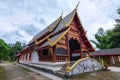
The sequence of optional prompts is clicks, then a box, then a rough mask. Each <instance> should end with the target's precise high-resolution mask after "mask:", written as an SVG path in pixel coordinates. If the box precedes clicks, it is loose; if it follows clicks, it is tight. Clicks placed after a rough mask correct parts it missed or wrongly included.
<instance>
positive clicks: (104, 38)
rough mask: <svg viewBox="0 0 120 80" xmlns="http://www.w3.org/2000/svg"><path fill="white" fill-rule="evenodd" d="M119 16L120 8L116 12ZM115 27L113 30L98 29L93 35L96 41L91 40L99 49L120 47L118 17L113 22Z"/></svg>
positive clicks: (119, 21) (119, 20)
mask: <svg viewBox="0 0 120 80" xmlns="http://www.w3.org/2000/svg"><path fill="white" fill-rule="evenodd" d="M117 13H118V14H119V15H120V8H119V9H118V10H117ZM115 21H116V25H115V27H114V28H113V29H110V30H107V31H104V30H103V29H102V28H100V29H98V32H97V33H96V34H95V39H96V40H97V41H94V40H91V42H93V43H94V44H95V45H96V47H97V48H99V49H110V48H118V47H120V16H119V18H118V19H116V20H115Z"/></svg>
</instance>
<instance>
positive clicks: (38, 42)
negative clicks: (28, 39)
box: [35, 14, 62, 45]
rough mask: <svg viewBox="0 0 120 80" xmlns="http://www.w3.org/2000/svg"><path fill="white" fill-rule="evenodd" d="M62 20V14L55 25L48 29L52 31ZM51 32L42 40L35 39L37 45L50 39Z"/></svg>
mask: <svg viewBox="0 0 120 80" xmlns="http://www.w3.org/2000/svg"><path fill="white" fill-rule="evenodd" d="M61 20H62V14H61V16H60V17H59V20H58V21H57V22H56V24H55V26H53V27H52V28H48V31H49V32H52V31H53V30H54V29H55V28H56V27H57V25H58V24H59V23H60V21H61ZM51 34H52V33H50V34H49V35H48V36H46V37H44V38H43V39H41V40H39V41H37V40H35V45H38V44H40V43H41V42H43V41H45V40H46V39H48V38H49V37H50V36H51ZM49 40H50V39H48V41H49Z"/></svg>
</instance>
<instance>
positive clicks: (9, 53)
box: [0, 39, 26, 61]
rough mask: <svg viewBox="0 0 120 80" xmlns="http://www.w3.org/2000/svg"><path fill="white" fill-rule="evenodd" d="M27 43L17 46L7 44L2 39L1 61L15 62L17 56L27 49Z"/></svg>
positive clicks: (0, 41)
mask: <svg viewBox="0 0 120 80" xmlns="http://www.w3.org/2000/svg"><path fill="white" fill-rule="evenodd" d="M25 45H26V44H25V43H23V44H21V43H20V42H18V41H17V42H16V43H15V44H9V45H8V44H7V43H5V42H4V40H2V39H0V59H2V60H5V61H8V60H10V61H15V60H16V55H17V54H18V53H19V51H21V50H22V49H23V48H24V47H25Z"/></svg>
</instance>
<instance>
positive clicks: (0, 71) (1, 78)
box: [0, 66, 6, 80]
mask: <svg viewBox="0 0 120 80" xmlns="http://www.w3.org/2000/svg"><path fill="white" fill-rule="evenodd" d="M0 80H6V77H5V70H4V68H3V67H2V66H0Z"/></svg>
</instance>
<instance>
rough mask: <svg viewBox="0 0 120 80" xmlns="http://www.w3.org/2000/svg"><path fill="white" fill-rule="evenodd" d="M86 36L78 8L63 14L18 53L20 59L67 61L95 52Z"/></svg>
mask: <svg viewBox="0 0 120 80" xmlns="http://www.w3.org/2000/svg"><path fill="white" fill-rule="evenodd" d="M94 51H95V49H94V48H93V47H92V45H91V43H90V41H89V40H88V38H87V36H86V31H85V30H84V28H83V26H82V24H81V21H80V18H79V16H78V13H77V8H76V9H74V10H73V11H72V12H71V13H69V14H68V15H67V16H65V17H64V18H62V15H61V16H60V17H59V18H58V19H56V20H55V21H54V22H53V23H51V24H50V25H49V26H47V27H46V28H45V29H44V30H43V31H41V32H40V33H38V34H37V35H36V36H34V37H33V39H32V40H31V41H30V42H29V43H28V45H27V46H26V47H25V48H24V49H23V50H22V51H20V53H19V54H18V61H31V62H65V61H66V59H67V60H68V61H75V60H78V59H80V58H83V57H84V53H89V52H94Z"/></svg>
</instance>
